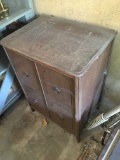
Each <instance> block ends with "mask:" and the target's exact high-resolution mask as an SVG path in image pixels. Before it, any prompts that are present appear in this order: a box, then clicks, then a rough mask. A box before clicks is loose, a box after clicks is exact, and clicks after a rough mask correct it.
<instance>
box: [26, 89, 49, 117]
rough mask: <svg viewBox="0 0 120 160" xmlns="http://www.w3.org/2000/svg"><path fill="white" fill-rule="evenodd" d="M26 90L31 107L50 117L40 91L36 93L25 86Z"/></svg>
mask: <svg viewBox="0 0 120 160" xmlns="http://www.w3.org/2000/svg"><path fill="white" fill-rule="evenodd" d="M24 90H25V94H26V98H27V99H28V101H29V103H30V105H31V107H32V108H35V109H37V110H38V111H40V112H41V113H43V114H45V115H47V116H49V113H48V111H47V108H46V104H45V100H44V99H43V98H42V97H41V95H40V92H39V90H37V91H36V90H33V89H32V88H30V87H27V86H24Z"/></svg>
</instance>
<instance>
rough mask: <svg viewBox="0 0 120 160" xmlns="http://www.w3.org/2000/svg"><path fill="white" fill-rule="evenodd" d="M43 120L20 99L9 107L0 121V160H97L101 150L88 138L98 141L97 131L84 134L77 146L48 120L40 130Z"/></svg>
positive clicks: (98, 132)
mask: <svg viewBox="0 0 120 160" xmlns="http://www.w3.org/2000/svg"><path fill="white" fill-rule="evenodd" d="M44 118H45V117H44V116H43V115H42V114H39V113H38V112H37V111H35V112H32V111H31V110H30V107H29V104H28V102H27V101H26V99H25V97H24V96H23V97H21V98H20V99H19V100H18V101H17V102H16V103H15V104H14V105H13V106H11V107H10V109H8V110H7V111H6V112H5V114H4V115H3V116H2V117H1V120H0V160H81V159H82V160H95V159H97V156H98V155H99V154H100V152H101V149H102V146H101V144H100V143H96V142H95V141H93V140H90V137H91V136H92V135H95V136H96V137H97V139H98V140H100V138H101V136H102V134H103V132H102V131H101V130H97V131H95V132H93V133H92V134H89V133H87V136H86V137H84V138H83V140H82V141H81V143H77V142H76V139H75V137H74V136H73V135H71V134H69V133H67V132H66V131H64V130H63V129H62V128H61V127H59V126H58V125H56V124H55V123H53V122H52V121H51V120H50V119H48V118H47V121H48V124H47V125H46V126H45V127H43V126H42V125H41V122H42V120H43V119H44ZM88 135H89V136H88ZM84 144H85V145H86V146H87V147H86V148H85V149H84Z"/></svg>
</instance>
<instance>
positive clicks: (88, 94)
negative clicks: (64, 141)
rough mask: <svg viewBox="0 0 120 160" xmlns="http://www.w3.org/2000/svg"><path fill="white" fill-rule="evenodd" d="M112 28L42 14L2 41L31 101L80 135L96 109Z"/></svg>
mask: <svg viewBox="0 0 120 160" xmlns="http://www.w3.org/2000/svg"><path fill="white" fill-rule="evenodd" d="M115 34H116V32H115V31H113V30H110V29H105V28H100V27H95V26H92V25H88V24H83V23H77V22H72V21H68V20H63V19H59V18H55V17H45V16H41V17H39V18H37V19H36V20H34V21H33V22H31V23H30V24H28V25H26V26H25V27H23V28H22V29H20V30H18V31H17V32H15V33H13V34H11V35H10V36H8V37H6V38H5V39H3V40H2V42H1V43H2V45H3V47H4V48H5V50H6V53H7V55H8V58H9V59H10V62H11V64H12V66H13V68H14V70H15V73H16V75H17V77H18V80H19V81H20V84H21V86H22V88H23V91H24V93H25V95H26V98H27V99H28V101H29V103H30V106H31V107H32V108H34V109H36V110H38V111H40V112H41V113H43V114H45V115H46V116H48V117H50V118H51V119H52V120H53V121H54V122H56V123H57V124H59V125H60V126H61V127H63V128H64V129H65V130H67V131H68V132H70V133H72V134H74V135H75V136H76V138H77V141H78V142H79V140H80V132H81V131H82V129H83V128H84V127H85V124H86V122H87V120H88V117H89V114H90V113H91V112H92V111H94V110H95V106H96V104H97V103H98V101H99V97H100V94H101V89H102V86H103V82H104V77H105V74H106V71H107V70H106V68H107V63H108V57H109V54H110V50H111V44H112V41H113V39H114V37H115Z"/></svg>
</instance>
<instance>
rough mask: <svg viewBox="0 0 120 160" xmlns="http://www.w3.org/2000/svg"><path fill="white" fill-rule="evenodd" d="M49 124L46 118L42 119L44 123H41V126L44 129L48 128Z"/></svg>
mask: <svg viewBox="0 0 120 160" xmlns="http://www.w3.org/2000/svg"><path fill="white" fill-rule="evenodd" d="M47 124H48V121H47V120H46V119H45V118H44V119H42V121H41V126H42V127H43V128H44V127H46V126H47Z"/></svg>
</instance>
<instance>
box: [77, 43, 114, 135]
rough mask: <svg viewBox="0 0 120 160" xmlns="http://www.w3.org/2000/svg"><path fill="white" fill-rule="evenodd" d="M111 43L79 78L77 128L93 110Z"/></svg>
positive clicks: (81, 127) (98, 96) (84, 122)
mask: <svg viewBox="0 0 120 160" xmlns="http://www.w3.org/2000/svg"><path fill="white" fill-rule="evenodd" d="M110 49H111V44H110V45H109V46H108V47H107V48H106V49H105V50H104V51H103V53H102V54H101V55H100V56H99V57H98V59H95V60H94V63H93V64H92V66H91V67H90V68H89V69H88V70H86V71H85V72H84V74H83V75H82V76H81V77H80V79H79V97H81V100H80V98H79V112H80V114H81V120H80V123H79V130H80V132H81V130H82V129H83V127H84V126H85V124H86V122H87V120H88V117H89V114H90V112H91V110H95V106H96V105H97V103H98V101H99V98H100V94H101V89H102V86H103V82H104V77H105V74H104V73H105V72H106V68H107V64H108V59H109V53H110Z"/></svg>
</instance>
